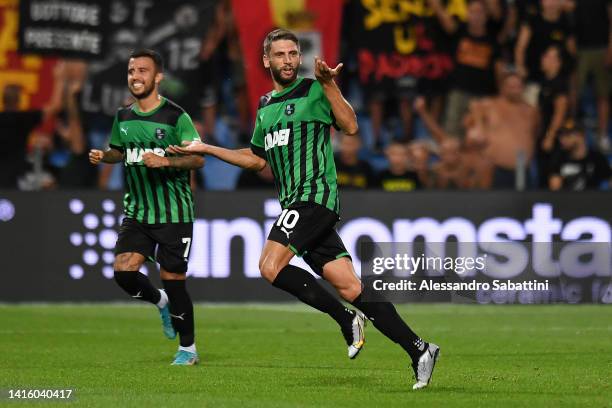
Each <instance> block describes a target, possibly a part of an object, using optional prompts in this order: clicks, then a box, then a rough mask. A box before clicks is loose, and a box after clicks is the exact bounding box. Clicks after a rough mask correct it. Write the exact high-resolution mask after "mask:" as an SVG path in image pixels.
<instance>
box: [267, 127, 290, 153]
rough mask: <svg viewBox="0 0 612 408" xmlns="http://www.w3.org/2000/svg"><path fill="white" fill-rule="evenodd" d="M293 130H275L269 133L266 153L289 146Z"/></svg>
mask: <svg viewBox="0 0 612 408" xmlns="http://www.w3.org/2000/svg"><path fill="white" fill-rule="evenodd" d="M290 134H291V129H280V130H275V131H274V132H272V133H268V134H267V135H266V137H265V144H266V151H268V150H270V149H271V148H273V147H274V146H287V144H288V143H289V135H290Z"/></svg>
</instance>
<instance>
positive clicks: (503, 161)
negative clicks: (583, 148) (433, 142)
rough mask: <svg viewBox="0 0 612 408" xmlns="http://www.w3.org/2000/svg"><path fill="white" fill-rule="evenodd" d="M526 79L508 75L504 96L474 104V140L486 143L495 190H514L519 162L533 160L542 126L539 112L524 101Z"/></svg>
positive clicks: (471, 120)
mask: <svg viewBox="0 0 612 408" xmlns="http://www.w3.org/2000/svg"><path fill="white" fill-rule="evenodd" d="M523 92H524V86H523V80H522V79H521V77H520V76H519V75H518V74H516V73H508V74H506V75H505V76H504V77H503V79H502V80H501V81H500V93H499V96H496V97H495V98H485V99H483V100H482V101H478V102H474V103H472V105H471V111H470V114H469V117H468V118H467V120H466V125H467V127H468V130H467V131H468V132H473V134H472V136H471V137H474V138H475V139H476V140H484V143H486V147H485V151H484V154H485V156H486V158H487V160H488V161H489V162H490V163H491V165H492V166H493V171H494V174H493V187H495V188H513V187H514V186H515V172H516V171H517V169H518V170H520V171H524V170H525V169H524V168H517V164H518V163H521V162H522V163H524V165H525V166H527V165H528V164H529V162H530V161H531V159H532V157H533V151H534V145H535V140H536V131H537V126H538V112H537V110H536V109H535V108H534V107H532V106H530V105H529V104H527V103H526V102H525V100H524V98H523Z"/></svg>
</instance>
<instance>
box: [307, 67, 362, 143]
mask: <svg viewBox="0 0 612 408" xmlns="http://www.w3.org/2000/svg"><path fill="white" fill-rule="evenodd" d="M342 66H343V64H342V63H340V64H338V65H337V66H336V68H333V69H332V68H330V67H328V66H327V64H326V63H325V61H323V60H321V58H319V57H315V77H316V78H317V80H318V81H319V82H320V83H321V86H322V88H323V92H324V93H325V96H326V97H327V100H328V101H329V103H330V105H331V109H332V112H333V113H334V117H335V118H336V123H337V124H338V126H340V128H341V129H342V130H343V131H344V133H346V134H347V135H356V134H357V131H358V130H359V126H357V116H356V115H355V111H354V110H353V107H352V106H351V104H350V103H348V101H347V100H346V99H344V96H342V92H340V88H338V85H337V84H336V82H335V81H334V77H336V76H338V74H339V73H340V70H341V69H342Z"/></svg>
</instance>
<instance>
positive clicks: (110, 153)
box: [89, 147, 123, 165]
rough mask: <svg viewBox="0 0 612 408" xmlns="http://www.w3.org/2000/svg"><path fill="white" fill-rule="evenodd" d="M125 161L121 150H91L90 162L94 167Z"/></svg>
mask: <svg viewBox="0 0 612 408" xmlns="http://www.w3.org/2000/svg"><path fill="white" fill-rule="evenodd" d="M122 160H123V153H122V152H121V151H120V150H117V149H113V148H112V147H111V148H110V149H108V150H104V151H103V150H98V149H91V150H90V151H89V162H90V163H91V164H94V165H98V164H99V163H100V162H102V163H111V164H112V163H119V162H120V161H122Z"/></svg>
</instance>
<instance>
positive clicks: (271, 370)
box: [0, 304, 612, 408]
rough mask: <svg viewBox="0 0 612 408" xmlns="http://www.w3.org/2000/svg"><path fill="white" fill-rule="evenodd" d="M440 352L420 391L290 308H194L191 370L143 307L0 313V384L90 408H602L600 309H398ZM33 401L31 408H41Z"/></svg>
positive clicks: (386, 352) (611, 322)
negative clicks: (175, 359) (66, 395)
mask: <svg viewBox="0 0 612 408" xmlns="http://www.w3.org/2000/svg"><path fill="white" fill-rule="evenodd" d="M398 309H399V310H400V312H401V314H402V316H404V318H405V319H406V321H407V322H409V324H410V325H411V326H412V327H413V329H414V330H415V331H416V332H417V333H419V334H420V335H422V336H423V337H424V338H425V339H426V340H432V341H434V342H436V343H437V344H439V345H440V347H441V349H442V350H441V357H440V359H439V361H438V365H437V366H436V370H435V373H434V377H433V382H432V384H431V385H430V387H429V388H427V389H425V390H420V391H412V390H411V387H412V384H413V379H412V370H411V369H410V367H409V359H408V358H407V356H406V355H405V354H404V352H403V351H402V350H401V348H400V347H399V346H397V345H395V344H392V343H391V342H390V341H389V340H387V339H386V338H384V337H383V336H382V335H381V334H380V333H378V331H376V329H375V328H374V327H373V326H372V325H371V324H370V325H368V327H367V329H366V335H367V337H366V338H367V342H366V346H365V349H364V350H363V352H362V353H361V354H360V356H359V357H358V358H357V359H356V360H354V361H350V360H348V358H347V357H346V346H345V344H344V341H343V339H342V336H341V334H340V331H339V329H338V328H337V326H336V324H335V322H333V321H332V320H331V319H329V318H328V317H327V316H324V315H321V314H320V313H317V312H314V311H313V310H312V309H308V308H306V307H302V306H299V305H277V306H268V305H220V306H215V305H201V306H197V307H196V337H197V346H198V350H199V352H200V357H201V360H202V362H201V364H200V365H199V366H196V367H173V366H170V362H171V360H172V356H173V354H174V352H175V349H176V347H177V342H176V341H169V340H166V339H165V338H164V337H163V335H162V332H161V325H160V323H159V317H158V314H157V312H156V310H155V308H154V307H153V306H148V305H134V304H129V305H128V304H125V305H121V304H100V305H91V304H89V305H17V306H12V305H2V306H0V316H1V317H0V388H2V389H3V390H4V394H5V395H6V389H9V388H19V389H23V388H26V389H31V388H45V389H48V388H63V389H66V388H70V389H73V390H74V396H75V399H74V400H73V401H70V402H50V401H47V402H44V403H41V402H32V403H27V402H23V401H19V402H15V403H13V404H10V403H9V401H8V400H7V399H6V397H5V396H4V397H3V398H4V399H3V400H2V401H0V405H5V404H7V403H9V405H14V406H20V407H23V406H28V405H32V406H45V407H47V406H68V405H69V406H87V407H89V406H92V407H98V406H100V407H147V406H151V407H162V406H163V407H173V408H178V407H240V408H245V407H333V408H339V407H350V408H355V407H361V408H365V407H376V408H383V407H384V408H386V407H416V406H447V407H450V406H453V407H454V406H464V407H474V406H483V407H490V406H496V407H499V406H529V407H532V406H577V405H580V406H593V407H595V406H596V407H604V406H612V405H611V404H612V384H611V381H612V308H611V307H606V306H568V305H559V306H498V307H495V306H476V305H405V306H401V307H399V308H398ZM41 404H42V405H41Z"/></svg>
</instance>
